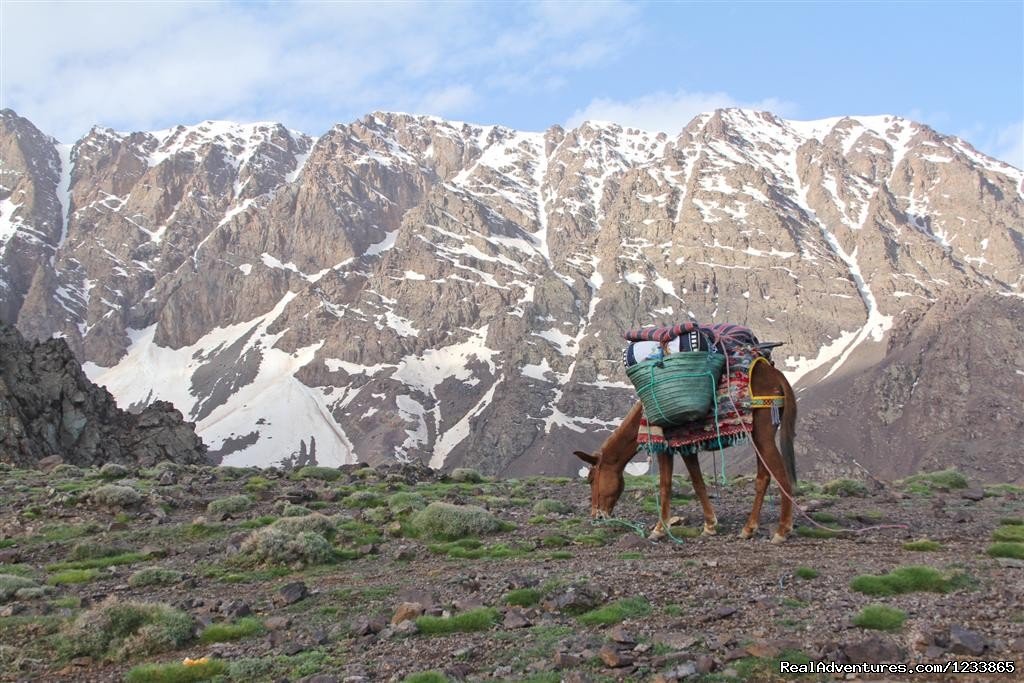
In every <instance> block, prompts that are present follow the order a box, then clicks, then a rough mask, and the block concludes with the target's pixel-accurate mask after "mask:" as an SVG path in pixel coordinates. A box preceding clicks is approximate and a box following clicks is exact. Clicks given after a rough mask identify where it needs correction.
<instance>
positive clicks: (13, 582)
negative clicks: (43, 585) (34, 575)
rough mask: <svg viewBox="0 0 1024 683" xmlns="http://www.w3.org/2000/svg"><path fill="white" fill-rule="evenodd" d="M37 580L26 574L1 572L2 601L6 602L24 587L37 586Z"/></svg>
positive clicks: (0, 593)
mask: <svg viewBox="0 0 1024 683" xmlns="http://www.w3.org/2000/svg"><path fill="white" fill-rule="evenodd" d="M35 587H36V582H35V581H33V580H32V579H28V578H25V577H24V576H15V575H13V574H0V602H6V601H8V600H10V599H11V598H13V597H14V595H15V593H17V592H18V591H19V590H21V589H22V588H35Z"/></svg>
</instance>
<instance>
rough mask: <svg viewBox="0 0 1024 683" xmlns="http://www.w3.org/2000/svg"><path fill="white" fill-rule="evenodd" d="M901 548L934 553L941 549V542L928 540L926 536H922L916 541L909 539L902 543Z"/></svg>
mask: <svg viewBox="0 0 1024 683" xmlns="http://www.w3.org/2000/svg"><path fill="white" fill-rule="evenodd" d="M903 549H904V550H913V551H916V552H922V553H934V552H936V551H938V550H942V544H941V543H939V542H938V541H930V540H928V539H927V538H922V539H920V540H918V541H909V542H907V543H904V544H903Z"/></svg>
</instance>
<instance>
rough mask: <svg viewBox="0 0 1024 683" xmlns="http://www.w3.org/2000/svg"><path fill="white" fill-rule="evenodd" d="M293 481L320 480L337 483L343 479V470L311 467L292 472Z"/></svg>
mask: <svg viewBox="0 0 1024 683" xmlns="http://www.w3.org/2000/svg"><path fill="white" fill-rule="evenodd" d="M291 478H292V479H319V480H321V481H335V480H337V479H340V478H341V470H336V469H334V468H333V467H316V466H312V465H311V466H309V467H303V468H302V469H299V470H296V471H295V472H292V475H291Z"/></svg>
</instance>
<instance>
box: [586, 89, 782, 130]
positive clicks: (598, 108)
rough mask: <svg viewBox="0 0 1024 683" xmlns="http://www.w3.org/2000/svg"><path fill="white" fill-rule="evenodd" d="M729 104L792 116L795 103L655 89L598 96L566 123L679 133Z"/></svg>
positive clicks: (773, 99)
mask: <svg viewBox="0 0 1024 683" xmlns="http://www.w3.org/2000/svg"><path fill="white" fill-rule="evenodd" d="M726 107H742V108H744V109H759V110H764V111H770V112H772V113H774V114H778V115H780V116H792V115H793V114H794V113H795V112H796V107H795V105H793V104H790V103H788V102H784V101H782V100H778V99H775V98H769V99H764V100H760V101H758V102H741V101H739V100H737V99H735V98H734V97H732V96H731V95H729V94H727V93H724V92H712V93H702V92H687V91H685V90H679V91H676V92H674V93H670V92H656V93H651V94H648V95H643V96H642V97H638V98H636V99H632V100H612V99H604V98H599V99H595V100H592V101H591V102H590V104H588V105H587V106H586V107H585V108H583V109H578V110H576V111H575V112H574V113H573V115H572V116H571V117H569V120H568V121H567V122H566V125H567V126H569V127H573V128H574V127H576V126H578V125H580V124H581V123H583V122H584V121H614V122H616V123H620V124H622V125H624V126H633V127H635V128H641V129H643V130H649V131H659V132H665V133H678V132H679V131H681V130H682V129H683V128H684V127H685V126H686V124H688V123H689V122H690V121H691V120H693V118H694V117H695V116H697V115H698V114H702V113H704V112H708V111H713V110H715V109H720V108H726Z"/></svg>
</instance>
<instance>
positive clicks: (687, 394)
mask: <svg viewBox="0 0 1024 683" xmlns="http://www.w3.org/2000/svg"><path fill="white" fill-rule="evenodd" d="M724 369H725V356H723V355H722V354H720V353H708V352H706V351H687V352H682V353H673V354H671V355H668V356H666V357H665V358H663V359H660V360H657V359H655V360H645V361H643V362H640V363H637V364H636V365H634V366H632V367H629V368H626V375H627V376H628V377H629V381H630V382H632V383H633V386H634V387H635V388H636V391H637V393H638V394H640V402H641V403H643V404H644V414H645V415H646V416H647V419H648V421H650V423H651V424H654V425H658V426H659V427H677V426H679V425H682V424H686V423H687V422H694V421H695V420H702V419H704V418H705V417H707V415H708V413H710V412H711V408H712V404H713V402H714V400H715V393H716V390H717V387H718V380H719V379H721V377H722V371H723V370H724Z"/></svg>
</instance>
